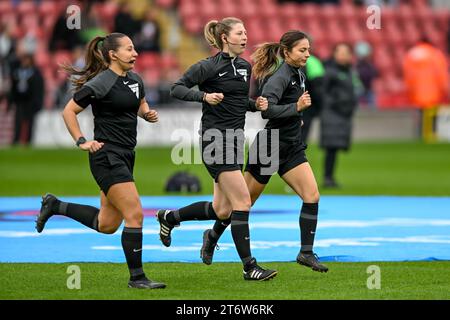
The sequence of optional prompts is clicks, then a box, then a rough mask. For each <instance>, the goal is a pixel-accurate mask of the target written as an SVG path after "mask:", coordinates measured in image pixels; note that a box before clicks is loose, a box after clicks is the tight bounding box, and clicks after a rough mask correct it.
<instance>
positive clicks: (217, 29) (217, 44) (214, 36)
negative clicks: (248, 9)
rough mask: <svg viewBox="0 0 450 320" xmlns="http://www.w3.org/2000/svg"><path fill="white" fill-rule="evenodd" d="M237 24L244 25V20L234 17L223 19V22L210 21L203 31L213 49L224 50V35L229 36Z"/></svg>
mask: <svg viewBox="0 0 450 320" xmlns="http://www.w3.org/2000/svg"><path fill="white" fill-rule="evenodd" d="M237 23H242V24H244V23H243V22H242V20H240V19H238V18H234V17H228V18H223V19H222V20H221V21H217V20H211V21H208V22H207V23H206V25H205V28H204V29H203V34H204V35H205V39H206V41H207V42H208V44H209V45H210V46H211V47H214V48H216V49H219V50H223V41H222V34H225V35H227V36H228V35H229V34H230V30H231V29H232V28H233V26H234V25H235V24H237Z"/></svg>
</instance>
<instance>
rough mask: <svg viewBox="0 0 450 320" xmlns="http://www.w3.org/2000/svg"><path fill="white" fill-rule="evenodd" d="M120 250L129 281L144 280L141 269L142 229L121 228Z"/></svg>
mask: <svg viewBox="0 0 450 320" xmlns="http://www.w3.org/2000/svg"><path fill="white" fill-rule="evenodd" d="M122 248H123V252H124V253H125V258H126V260H127V265H128V269H129V271H130V280H131V281H135V280H140V279H144V278H145V273H144V270H143V268H142V228H129V227H125V228H123V231H122Z"/></svg>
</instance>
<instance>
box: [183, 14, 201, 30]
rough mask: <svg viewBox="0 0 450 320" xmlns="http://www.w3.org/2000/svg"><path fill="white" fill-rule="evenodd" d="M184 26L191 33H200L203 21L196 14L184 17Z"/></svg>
mask: <svg viewBox="0 0 450 320" xmlns="http://www.w3.org/2000/svg"><path fill="white" fill-rule="evenodd" d="M184 27H185V29H186V31H187V32H189V33H192V34H200V33H201V32H202V30H203V27H204V26H203V21H202V19H201V18H200V17H198V16H197V15H195V16H190V17H185V19H184Z"/></svg>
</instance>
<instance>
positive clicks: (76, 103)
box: [36, 33, 166, 289]
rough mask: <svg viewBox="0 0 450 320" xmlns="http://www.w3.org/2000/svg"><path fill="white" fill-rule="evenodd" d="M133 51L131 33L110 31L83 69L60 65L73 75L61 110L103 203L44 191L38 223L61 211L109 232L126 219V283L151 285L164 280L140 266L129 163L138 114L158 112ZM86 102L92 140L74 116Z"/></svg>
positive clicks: (94, 43)
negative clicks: (151, 276) (86, 154)
mask: <svg viewBox="0 0 450 320" xmlns="http://www.w3.org/2000/svg"><path fill="white" fill-rule="evenodd" d="M100 43H101V44H100ZM137 55H138V54H137V52H136V51H135V49H134V46H133V43H132V41H131V40H130V38H128V37H127V36H126V35H124V34H121V33H111V34H109V35H107V36H106V37H96V38H94V39H93V40H91V41H90V42H89V44H88V46H87V53H86V66H85V67H84V69H83V70H81V71H79V70H75V69H74V68H73V67H72V66H65V67H64V69H65V70H66V71H67V72H68V73H69V74H70V75H71V76H77V77H73V80H72V81H73V83H74V84H75V86H76V89H77V91H76V92H75V94H74V96H73V99H71V100H70V101H69V102H68V103H67V105H66V107H65V109H64V111H63V114H62V115H63V118H64V122H65V123H66V126H67V129H68V130H69V132H70V134H71V136H72V137H73V139H74V140H75V141H76V145H77V146H78V147H79V148H80V149H81V150H83V151H89V164H90V168H91V172H92V175H93V176H94V178H95V181H96V182H97V184H98V185H99V187H100V199H101V207H100V209H97V208H95V207H91V206H87V205H80V204H75V203H66V202H63V201H60V200H58V199H57V198H56V197H55V196H53V195H51V194H46V195H45V196H44V197H43V200H42V207H41V210H40V213H39V215H38V218H37V221H36V229H37V231H38V232H42V230H43V229H44V227H45V223H46V222H47V220H48V219H49V218H50V217H51V216H52V215H64V216H67V217H70V218H72V219H74V220H76V221H78V222H80V223H82V224H84V225H85V226H87V227H89V228H91V229H94V230H96V231H98V232H101V233H105V234H112V233H114V232H115V231H116V230H117V229H118V228H119V227H120V225H121V224H122V220H125V227H124V228H123V231H122V247H123V250H124V253H125V257H126V261H127V264H128V268H129V271H130V280H129V282H128V287H130V288H140V289H155V288H164V287H165V286H166V285H165V284H164V283H159V282H155V281H152V280H149V279H147V278H146V276H145V273H144V270H143V268H142V224H143V213H142V206H141V202H140V199H139V194H138V191H137V189H136V186H135V184H134V178H133V167H134V159H135V152H134V147H135V146H136V127H137V117H138V116H139V117H142V118H143V119H145V120H147V121H148V122H156V121H158V114H157V112H156V111H155V110H150V108H149V106H148V104H147V102H146V101H145V92H144V85H143V82H142V80H141V78H140V77H139V76H138V75H137V74H136V73H133V72H131V71H130V70H131V69H132V68H133V67H134V63H135V61H136V57H137ZM89 105H91V106H92V112H93V114H94V140H91V141H87V140H86V139H85V138H84V137H83V134H82V132H81V130H80V127H79V124H78V120H77V114H78V113H80V112H82V111H83V110H85V108H86V107H88V106H89Z"/></svg>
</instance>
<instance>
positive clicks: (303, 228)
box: [299, 203, 319, 254]
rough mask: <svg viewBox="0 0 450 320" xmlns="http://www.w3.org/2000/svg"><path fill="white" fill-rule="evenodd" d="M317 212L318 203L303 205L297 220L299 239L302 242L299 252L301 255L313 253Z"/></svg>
mask: <svg viewBox="0 0 450 320" xmlns="http://www.w3.org/2000/svg"><path fill="white" fill-rule="evenodd" d="M318 210H319V204H318V203H303V206H302V209H301V212H300V218H299V224H300V238H301V241H302V246H301V249H300V251H301V252H303V253H309V254H311V253H312V252H313V246H314V236H315V235H316V227H317V213H318Z"/></svg>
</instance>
